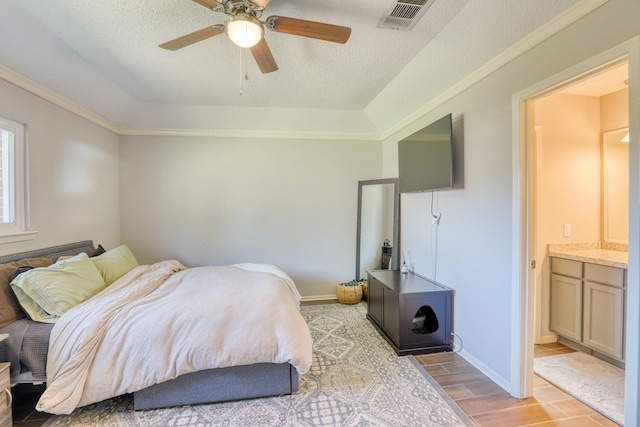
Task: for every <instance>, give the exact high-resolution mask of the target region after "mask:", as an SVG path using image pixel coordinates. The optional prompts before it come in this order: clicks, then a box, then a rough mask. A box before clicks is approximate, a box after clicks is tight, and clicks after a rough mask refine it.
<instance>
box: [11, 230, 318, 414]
mask: <svg viewBox="0 0 640 427" xmlns="http://www.w3.org/2000/svg"><path fill="white" fill-rule="evenodd" d="M117 249H118V248H116V249H113V250H110V251H106V252H107V253H105V254H98V255H96V256H95V257H91V256H92V255H95V254H96V248H95V247H94V244H93V242H92V241H82V242H76V243H71V244H67V245H61V246H55V247H50V248H44V249H40V250H35V251H29V252H22V253H18V254H13V255H6V256H2V257H0V272H1V271H2V269H4V271H5V276H8V274H7V272H10V271H11V270H12V269H13V268H17V266H18V265H21V264H23V263H25V262H26V261H24V260H25V259H28V260H30V261H29V262H31V263H32V264H34V265H29V266H28V267H24V268H25V270H24V272H21V273H22V274H19V276H16V277H8V278H7V277H5V278H4V279H5V280H10V281H11V286H10V289H9V290H10V291H13V292H14V293H15V294H16V295H18V296H20V295H21V292H24V293H25V294H28V295H31V293H30V288H29V287H25V286H24V284H23V283H32V281H33V280H34V279H33V278H34V277H38V278H41V277H46V276H42V274H43V270H46V271H45V272H48V270H50V269H55V268H56V266H58V265H60V266H63V267H64V266H66V267H68V266H70V265H73V266H76V265H80V264H82V265H85V264H88V265H94V266H97V268H98V270H99V271H100V273H101V275H102V277H103V278H104V287H103V288H100V290H99V291H98V293H97V294H95V296H92V297H90V298H88V299H87V300H86V301H83V302H81V303H79V304H76V305H74V306H73V307H72V308H70V309H66V310H65V311H64V313H63V314H59V315H57V317H56V316H53V318H50V317H47V316H50V313H54V312H55V307H54V308H53V309H49V308H48V307H47V306H46V305H45V304H44V303H41V304H42V306H43V307H45V310H44V312H43V313H37V312H33V313H32V312H31V311H30V310H31V309H29V307H28V306H29V304H25V303H24V301H23V300H22V299H21V300H20V305H21V307H20V308H22V309H23V311H26V312H27V313H28V314H29V317H30V318H29V317H25V316H24V313H22V315H20V313H18V314H17V317H18V318H17V319H15V320H12V321H11V322H10V323H9V324H6V325H4V326H2V327H1V328H0V334H2V333H6V334H9V338H8V339H6V340H5V341H3V342H2V343H0V357H1V358H2V360H6V361H10V362H11V363H12V367H11V381H12V383H18V382H32V383H37V382H46V383H47V389H46V390H45V392H44V393H43V395H42V397H41V399H40V402H39V403H38V406H37V408H38V409H39V410H42V411H45V412H50V413H70V412H72V411H73V409H75V407H79V406H84V405H87V404H90V403H93V402H97V401H101V400H104V399H106V398H109V397H114V396H117V395H120V394H125V393H132V394H133V395H134V408H135V409H136V410H141V409H150V408H161V407H168V406H176V405H185V404H200V403H211V402H220V401H226V400H238V399H247V398H255V397H263V396H272V395H281V394H290V393H293V392H294V391H297V390H298V378H299V377H298V375H299V374H301V373H304V372H306V371H307V370H308V369H309V368H310V365H311V347H312V340H311V336H310V333H309V330H308V327H307V326H306V323H304V320H303V319H302V316H301V315H300V313H299V302H300V296H299V294H298V293H297V290H296V289H295V285H294V284H293V282H292V281H291V279H290V278H289V277H288V276H287V275H286V273H284V272H282V270H280V269H278V268H277V267H275V266H270V265H264V264H237V265H233V266H219V267H197V268H186V267H184V266H183V265H182V264H180V263H179V262H178V261H175V260H169V261H162V262H160V263H154V264H152V265H148V266H147V265H143V266H140V265H136V266H135V267H134V268H131V269H129V270H128V271H127V272H125V273H123V274H121V275H119V276H118V277H117V278H115V279H114V280H113V282H112V283H109V280H107V279H109V274H111V273H112V272H113V271H112V270H109V269H106V270H105V269H104V261H103V260H104V259H107V260H108V259H109V256H111V257H112V258H113V256H114V255H113V254H112V252H113V253H114V254H115V253H116V252H115V251H116V250H117ZM125 249H127V250H128V248H126V247H125ZM109 254H111V255H109ZM117 254H120V252H117ZM131 256H133V255H131ZM105 257H107V258H105ZM46 258H48V259H49V261H48V262H47V259H46ZM66 258H70V259H66ZM21 260H22V261H21ZM80 260H81V262H80ZM56 261H57V262H56ZM54 262H56V263H55V264H53V265H50V264H51V263H54ZM33 267H35V268H33ZM61 268H62V267H61ZM74 268H77V267H74ZM105 271H106V272H105ZM16 273H17V272H16ZM14 274H15V273H14ZM90 274H95V273H94V272H93V271H91V272H90ZM92 277H93V276H92ZM214 278H215V279H214ZM2 279H3V278H2V277H1V276H0V280H2ZM111 279H113V277H111ZM47 280H48V279H47ZM42 281H43V282H44V281H45V280H44V279H43V280H42ZM54 282H55V280H52V281H50V282H46V284H45V285H44V286H45V288H46V287H47V286H50V284H51V283H54ZM83 283H84V282H83ZM83 286H84V284H83ZM47 289H48V288H47ZM94 291H95V290H94ZM4 292H5V294H7V289H4ZM5 296H6V295H5ZM9 296H10V295H9ZM22 297H24V295H22ZM123 298H124V299H123ZM176 301H180V303H179V304H176ZM6 306H7V303H6V302H3V301H0V314H6V309H7V307H6ZM10 309H11V307H9V312H10V311H11V310H10ZM13 309H14V310H15V309H16V308H15V307H13ZM174 312H175V313H174ZM39 316H40V317H39ZM0 317H3V320H4V322H5V323H6V321H7V320H6V317H7V316H5V315H3V316H0ZM10 318H11V316H9V319H10ZM31 318H32V319H37V320H39V321H37V322H36V321H33V320H31ZM227 331H228V332H227Z"/></svg>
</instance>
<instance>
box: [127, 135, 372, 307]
mask: <svg viewBox="0 0 640 427" xmlns="http://www.w3.org/2000/svg"><path fill="white" fill-rule="evenodd" d="M120 154H121V166H122V174H121V177H122V182H121V200H122V239H123V241H125V242H126V243H128V244H130V246H131V248H132V250H133V252H134V253H135V254H136V256H138V257H139V258H140V260H141V261H142V262H151V261H157V260H160V259H167V258H177V259H179V260H180V261H182V262H183V263H185V264H186V265H189V266H195V265H204V264H213V265H219V264H230V263H238V262H263V263H270V264H276V265H279V266H280V267H282V268H284V269H285V270H286V271H287V272H288V273H289V274H290V275H291V276H292V278H293V279H294V281H295V282H296V285H297V286H298V288H299V290H300V293H301V294H302V295H303V296H327V295H333V296H335V287H336V285H337V284H338V283H340V282H344V281H349V280H351V279H353V272H354V264H355V243H356V211H357V193H358V181H359V180H365V179H376V178H380V171H381V169H382V156H381V144H380V142H353V141H313V140H284V141H282V140H259V141H255V140H248V139H247V140H240V139H231V140H223V139H216V138H205V137H150V136H147V137H136V136H127V137H123V138H122V144H121V149H120Z"/></svg>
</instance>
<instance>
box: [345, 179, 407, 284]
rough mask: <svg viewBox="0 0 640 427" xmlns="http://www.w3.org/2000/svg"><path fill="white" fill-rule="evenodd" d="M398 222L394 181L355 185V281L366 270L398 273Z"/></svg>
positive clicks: (396, 183)
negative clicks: (356, 222) (356, 210)
mask: <svg viewBox="0 0 640 427" xmlns="http://www.w3.org/2000/svg"><path fill="white" fill-rule="evenodd" d="M399 218H400V193H399V185H398V178H388V179H375V180H367V181H359V182H358V218H357V220H358V225H357V238H356V277H355V279H356V280H359V279H362V278H366V277H367V271H369V270H380V269H382V268H383V267H384V268H388V266H389V265H390V267H391V269H392V270H397V269H398V248H399V246H400V241H399ZM385 240H386V241H388V243H389V245H388V246H385ZM383 247H384V249H383ZM383 252H384V253H383ZM389 254H390V256H389Z"/></svg>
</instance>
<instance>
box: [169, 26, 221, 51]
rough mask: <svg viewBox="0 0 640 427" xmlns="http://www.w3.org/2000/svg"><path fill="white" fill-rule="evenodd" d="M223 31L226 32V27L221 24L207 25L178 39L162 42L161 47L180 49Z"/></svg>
mask: <svg viewBox="0 0 640 427" xmlns="http://www.w3.org/2000/svg"><path fill="white" fill-rule="evenodd" d="M222 33H224V28H222V27H221V26H213V27H206V28H203V29H201V30H198V31H194V32H193V33H189V34H187V35H184V36H182V37H178V38H177V39H173V40H170V41H168V42H165V43H162V44H161V45H160V47H161V48H163V49H167V50H178V49H182V48H183V47H187V46H189V45H192V44H194V43H197V42H199V41H202V40H205V39H208V38H210V37H213V36H217V35H218V34H222Z"/></svg>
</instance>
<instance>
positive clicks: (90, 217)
mask: <svg viewBox="0 0 640 427" xmlns="http://www.w3.org/2000/svg"><path fill="white" fill-rule="evenodd" d="M0 115H1V116H3V117H7V118H9V119H12V120H15V121H19V122H22V123H25V124H26V125H27V128H26V129H27V132H26V133H27V157H28V162H29V166H28V170H29V172H28V173H29V176H28V181H29V182H28V185H29V207H30V213H31V215H30V217H31V228H32V229H34V230H38V231H39V233H38V234H37V235H36V237H35V239H34V240H30V241H26V242H21V243H12V244H4V245H0V254H8V253H14V252H20V251H24V250H29V249H35V248H42V247H46V246H52V245H58V244H63V243H68V242H72V241H77V240H86V239H90V240H93V241H94V242H95V243H96V244H100V243H101V244H103V245H105V247H110V246H113V245H115V244H118V243H119V242H120V194H119V188H118V183H119V180H120V177H119V173H120V171H119V138H118V135H116V134H114V133H112V132H110V131H108V130H105V129H104V128H102V127H100V126H98V125H96V124H94V123H91V122H89V121H87V120H85V119H82V118H80V117H78V116H76V115H75V114H73V113H70V112H69V111H67V110H64V109H62V108H60V107H58V106H56V105H54V104H52V103H50V102H48V101H45V100H43V99H42V98H39V97H38V96H35V95H33V94H31V93H29V92H27V91H25V90H23V89H19V88H18V87H16V86H14V85H12V84H10V83H7V82H6V81H4V80H0Z"/></svg>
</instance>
